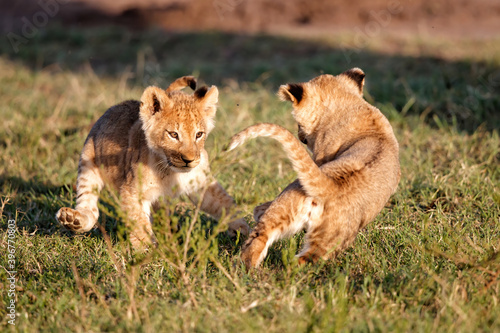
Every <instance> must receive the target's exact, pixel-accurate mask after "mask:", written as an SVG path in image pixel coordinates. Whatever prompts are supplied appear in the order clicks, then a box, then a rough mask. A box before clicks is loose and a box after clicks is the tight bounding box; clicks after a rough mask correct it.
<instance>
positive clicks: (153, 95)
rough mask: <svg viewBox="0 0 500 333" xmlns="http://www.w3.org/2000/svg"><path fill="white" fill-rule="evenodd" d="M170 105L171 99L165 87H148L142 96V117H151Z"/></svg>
mask: <svg viewBox="0 0 500 333" xmlns="http://www.w3.org/2000/svg"><path fill="white" fill-rule="evenodd" d="M169 106H170V99H169V98H168V96H167V94H166V93H165V91H164V90H163V89H160V88H158V87H154V86H151V87H147V88H146V90H144V92H143V93H142V97H141V117H144V118H143V119H144V120H146V119H149V118H150V117H152V116H154V115H155V114H157V113H158V112H161V111H162V110H164V109H166V108H168V107H169Z"/></svg>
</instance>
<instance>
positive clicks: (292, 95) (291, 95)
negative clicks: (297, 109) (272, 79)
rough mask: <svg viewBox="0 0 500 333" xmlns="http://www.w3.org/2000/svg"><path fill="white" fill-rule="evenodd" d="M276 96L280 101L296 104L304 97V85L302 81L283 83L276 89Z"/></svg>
mask: <svg viewBox="0 0 500 333" xmlns="http://www.w3.org/2000/svg"><path fill="white" fill-rule="evenodd" d="M278 97H279V98H280V99H281V100H282V101H290V102H292V103H293V105H294V106H295V105H298V104H299V103H300V101H302V99H303V98H304V86H303V84H302V83H289V84H284V85H282V86H281V87H280V89H279V90H278Z"/></svg>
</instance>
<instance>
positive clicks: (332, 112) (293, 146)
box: [229, 68, 400, 268]
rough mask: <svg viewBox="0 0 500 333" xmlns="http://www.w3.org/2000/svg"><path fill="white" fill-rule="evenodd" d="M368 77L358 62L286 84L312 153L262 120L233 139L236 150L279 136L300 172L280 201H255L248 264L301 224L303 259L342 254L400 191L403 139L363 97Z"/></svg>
mask: <svg viewBox="0 0 500 333" xmlns="http://www.w3.org/2000/svg"><path fill="white" fill-rule="evenodd" d="M364 77H365V74H364V73H363V71H362V70H361V69H359V68H353V69H351V70H348V71H346V72H344V73H342V74H340V75H337V76H332V75H321V76H319V77H316V78H314V79H312V80H311V81H309V82H305V83H299V84H287V85H283V86H281V87H280V89H279V92H278V95H279V97H280V98H281V99H282V100H284V101H291V102H292V103H293V106H294V110H293V112H292V114H293V116H294V118H295V120H296V121H297V123H298V125H299V126H298V127H299V131H298V136H299V139H300V141H302V142H303V143H305V144H306V145H307V147H308V148H309V150H310V151H311V152H312V158H311V157H310V155H309V154H308V152H307V151H306V149H305V148H304V146H302V145H301V144H300V142H299V141H298V140H297V139H296V138H295V137H294V136H293V135H292V134H291V133H290V132H289V131H287V130H286V129H284V128H283V127H281V126H278V125H274V124H257V125H254V126H251V127H249V128H247V129H245V130H243V131H242V132H240V133H238V134H236V135H235V136H234V137H233V138H232V140H231V143H230V145H229V150H231V149H234V148H235V147H237V146H238V145H240V144H242V143H243V142H244V141H245V140H247V139H249V138H255V137H258V136H269V137H271V138H273V139H276V140H278V141H279V142H280V143H281V144H282V146H283V148H284V150H285V151H286V153H287V156H288V158H289V159H290V160H291V161H292V164H293V168H294V170H295V171H296V172H297V175H298V179H297V180H296V181H294V182H293V183H291V184H290V185H289V186H288V187H287V188H286V189H285V190H284V191H283V192H282V193H281V194H280V195H279V196H278V197H277V198H276V199H275V200H274V201H272V202H268V203H265V204H263V205H261V206H258V207H256V208H255V210H254V217H255V219H256V222H257V225H256V227H255V229H254V230H253V231H252V232H251V234H250V237H249V238H248V240H247V241H246V243H245V244H244V245H243V249H242V255H241V256H242V259H243V261H244V263H245V264H246V266H247V267H248V268H250V267H257V266H258V265H259V264H260V263H261V262H262V260H263V259H264V258H265V256H266V254H267V249H268V247H269V246H270V245H271V244H272V243H273V242H274V241H275V240H277V239H279V238H282V237H286V236H290V235H293V234H295V233H297V232H298V231H300V230H302V229H305V230H306V236H305V241H304V247H303V249H302V251H301V252H300V253H299V254H298V257H299V263H304V262H309V261H311V262H315V261H316V260H318V259H319V258H323V259H328V258H330V257H332V256H335V255H336V254H337V253H339V252H340V251H342V250H344V249H345V248H346V247H347V246H349V245H350V244H351V243H352V242H353V240H354V239H355V237H356V235H357V234H358V232H359V230H360V229H361V228H363V227H364V226H366V224H367V223H368V222H370V221H372V220H373V219H374V218H375V216H377V214H378V213H379V212H380V211H381V210H382V208H383V207H384V205H385V204H386V202H387V201H388V199H389V197H390V196H391V194H393V193H394V192H395V190H396V187H397V185H398V183H399V178H400V169H399V146H398V142H397V141H396V138H395V136H394V133H393V130H392V127H391V125H390V124H389V121H388V120H387V119H386V118H385V117H384V116H383V115H382V113H381V112H380V111H379V110H378V109H377V108H375V107H374V106H372V105H370V104H369V103H367V102H366V101H365V100H364V99H363V84H364Z"/></svg>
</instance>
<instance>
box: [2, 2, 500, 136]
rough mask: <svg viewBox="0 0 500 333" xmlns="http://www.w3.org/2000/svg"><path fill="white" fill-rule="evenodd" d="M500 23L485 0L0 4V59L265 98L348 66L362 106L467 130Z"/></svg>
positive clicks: (489, 90)
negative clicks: (254, 88) (358, 81)
mask: <svg viewBox="0 0 500 333" xmlns="http://www.w3.org/2000/svg"><path fill="white" fill-rule="evenodd" d="M499 18H500V2H498V1H496V0H477V1H466V0H459V1H452V0H411V1H410V0H375V1H368V0H358V1H352V0H350V1H349V0H330V1H326V0H308V1H306V0H289V1H279V0H278V1H273V0H256V1H245V0H210V1H203V0H176V1H170V0H169V1H160V0H151V1H149V0H146V1H132V0H116V1H110V0H83V1H71V0H19V1H8V0H2V1H0V22H1V23H0V24H1V31H2V33H3V35H4V36H5V38H4V39H3V40H2V42H0V52H1V54H2V56H3V57H7V58H9V59H11V60H14V61H20V62H22V63H24V64H25V65H27V66H29V67H30V68H32V69H37V70H40V69H46V68H51V69H52V70H54V69H55V68H56V67H57V68H58V69H61V70H70V71H81V70H82V69H85V70H89V69H91V70H92V71H93V72H95V73H96V74H97V75H98V76H99V77H100V76H102V75H112V76H115V77H116V76H117V75H120V77H122V78H123V75H125V76H126V78H125V79H124V80H125V81H126V82H125V83H126V84H128V85H133V86H141V87H144V86H147V85H150V84H157V85H166V84H167V83H168V82H170V81H171V80H173V79H174V78H176V77H178V76H181V75H185V74H195V75H197V76H199V77H200V78H201V80H203V81H205V82H208V83H210V84H223V83H224V84H226V85H229V84H230V83H231V82H232V84H233V85H234V84H242V83H244V82H254V83H255V82H258V83H259V84H263V85H264V86H266V87H267V88H269V89H274V90H276V88H277V86H278V85H279V84H280V83H284V82H288V81H304V80H309V79H310V78H312V77H314V76H316V75H319V74H321V73H333V74H335V73H339V72H342V71H344V70H346V69H348V68H351V67H354V66H358V67H361V68H362V69H364V70H365V71H366V72H367V97H368V98H369V100H370V101H371V102H374V101H376V102H378V103H390V104H391V105H393V106H394V107H395V109H396V110H401V109H404V110H405V112H409V113H416V114H420V115H421V114H423V115H424V118H426V119H427V118H428V119H432V117H433V116H434V115H437V116H439V117H440V119H441V120H442V121H445V122H448V123H455V124H456V125H457V126H459V127H460V128H461V129H465V130H469V131H470V130H474V129H475V128H477V127H478V126H479V125H481V124H483V123H486V124H485V126H487V127H488V128H489V129H492V128H496V127H498V124H499V123H498V116H497V112H496V109H498V106H499V103H498V99H495V98H494V96H495V95H496V94H497V93H498V91H499V88H500V72H499V70H498V63H499V57H500V56H499V49H500V43H499V37H500V36H499V32H500V19H499ZM370 97H373V99H370ZM408 103H410V104H408ZM405 106H406V109H405Z"/></svg>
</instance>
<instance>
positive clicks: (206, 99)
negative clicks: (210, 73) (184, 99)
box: [194, 86, 219, 117]
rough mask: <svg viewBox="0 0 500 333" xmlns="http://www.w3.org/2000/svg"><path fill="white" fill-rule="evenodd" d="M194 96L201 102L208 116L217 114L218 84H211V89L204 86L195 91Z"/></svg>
mask: <svg viewBox="0 0 500 333" xmlns="http://www.w3.org/2000/svg"><path fill="white" fill-rule="evenodd" d="M194 97H195V98H197V99H198V103H200V105H201V108H202V109H203V110H204V111H205V112H206V114H207V116H208V117H213V116H215V112H216V111H217V102H218V101H219V90H218V89H217V87H216V86H211V87H210V89H209V88H207V87H206V86H203V87H201V88H199V89H198V90H196V91H195V92H194Z"/></svg>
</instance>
